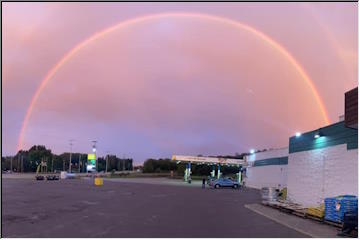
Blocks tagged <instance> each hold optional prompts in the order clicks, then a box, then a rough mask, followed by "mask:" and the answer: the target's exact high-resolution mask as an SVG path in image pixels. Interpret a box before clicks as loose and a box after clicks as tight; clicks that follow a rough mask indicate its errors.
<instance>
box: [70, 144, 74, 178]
mask: <svg viewBox="0 0 360 240" xmlns="http://www.w3.org/2000/svg"><path fill="white" fill-rule="evenodd" d="M73 141H74V140H73V139H70V140H69V142H70V159H69V173H71V157H72V146H73V143H72V142H73Z"/></svg>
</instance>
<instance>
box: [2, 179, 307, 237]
mask: <svg viewBox="0 0 360 240" xmlns="http://www.w3.org/2000/svg"><path fill="white" fill-rule="evenodd" d="M2 184H3V188H2V190H3V191H2V201H3V202H2V204H3V205H2V206H3V212H2V214H3V215H2V234H3V237H308V236H306V235H303V234H301V233H299V232H297V231H295V230H292V229H290V228H287V227H285V226H283V225H281V224H279V223H276V222H274V221H272V220H270V219H268V218H266V217H264V216H262V215H259V214H257V213H255V212H253V211H251V210H249V209H247V208H245V207H244V205H245V204H249V203H256V202H259V201H260V194H259V192H258V191H256V190H250V189H246V190H233V189H220V190H214V189H209V188H207V189H201V188H200V187H188V186H186V185H182V184H179V185H169V184H146V183H138V182H137V183H134V182H122V181H105V182H104V186H102V187H96V186H94V185H93V184H92V182H91V181H90V180H78V179H73V180H61V181H53V182H52V181H49V182H47V181H41V182H40V181H38V182H36V181H34V180H29V179H3V181H2Z"/></svg>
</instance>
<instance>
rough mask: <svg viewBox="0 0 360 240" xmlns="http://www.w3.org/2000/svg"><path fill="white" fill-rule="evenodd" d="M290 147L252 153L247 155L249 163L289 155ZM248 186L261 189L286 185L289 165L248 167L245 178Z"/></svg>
mask: <svg viewBox="0 0 360 240" xmlns="http://www.w3.org/2000/svg"><path fill="white" fill-rule="evenodd" d="M288 154H289V149H288V148H287V147H285V148H279V149H272V150H269V151H265V152H260V153H255V154H251V155H249V156H247V157H246V161H247V162H248V163H249V165H252V164H253V162H254V161H256V160H264V159H269V158H278V157H287V156H288ZM245 182H246V186H248V187H252V188H257V189H261V188H262V187H278V188H283V187H286V183H287V165H266V166H257V167H251V166H250V167H248V168H247V170H246V178H245Z"/></svg>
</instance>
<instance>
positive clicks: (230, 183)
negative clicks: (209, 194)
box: [209, 178, 240, 188]
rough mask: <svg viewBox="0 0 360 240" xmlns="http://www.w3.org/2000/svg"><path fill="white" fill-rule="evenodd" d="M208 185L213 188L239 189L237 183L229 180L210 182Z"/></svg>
mask: <svg viewBox="0 0 360 240" xmlns="http://www.w3.org/2000/svg"><path fill="white" fill-rule="evenodd" d="M209 185H210V186H211V187H214V188H221V187H232V188H239V187H240V184H239V183H238V182H236V181H233V180H231V179H230V178H219V179H215V180H213V181H210V184H209Z"/></svg>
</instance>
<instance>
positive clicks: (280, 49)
mask: <svg viewBox="0 0 360 240" xmlns="http://www.w3.org/2000/svg"><path fill="white" fill-rule="evenodd" d="M169 17H172V18H200V19H203V20H208V21H215V22H219V23H223V24H227V25H229V26H233V27H234V28H237V29H240V30H245V31H247V32H249V33H251V34H253V35H255V36H256V37H258V38H259V39H261V40H263V41H264V42H265V43H267V44H268V45H270V46H271V47H272V48H274V49H276V50H277V51H278V52H279V53H280V54H281V55H282V56H284V57H285V58H286V59H287V60H288V61H289V62H290V63H291V64H292V65H293V67H294V68H295V69H296V70H297V72H298V73H299V74H300V75H301V77H302V79H303V80H304V82H305V83H306V84H307V85H308V87H310V89H311V91H312V93H313V94H314V97H315V99H316V102H317V104H318V106H319V108H320V111H321V113H322V115H323V118H324V123H325V124H329V122H330V121H329V117H328V114H327V111H326V108H325V105H324V103H323V101H322V99H321V97H320V95H319V93H318V91H317V89H316V88H315V85H314V83H313V81H312V80H311V79H310V77H309V76H308V75H307V73H306V72H305V70H304V69H303V67H302V66H301V65H300V64H299V63H298V62H297V61H296V59H295V58H294V57H293V56H292V55H291V54H290V52H289V51H287V50H286V49H285V48H284V47H283V46H281V45H280V44H279V43H278V42H276V41H275V40H273V39H272V38H270V37H269V36H267V35H266V34H264V33H262V32H260V31H258V30H257V29H255V28H253V27H250V26H248V25H246V24H243V23H241V22H238V21H235V20H231V19H228V18H224V17H219V16H213V15H208V14H203V13H183V12H174V13H160V14H154V15H146V16H142V17H136V18H133V19H129V20H126V21H122V22H120V23H117V24H115V25H113V26H111V27H108V28H106V29H104V30H102V31H99V32H96V33H94V34H93V35H92V36H90V37H89V38H87V39H85V40H84V41H82V42H80V43H79V44H77V45H76V46H75V47H73V48H72V49H71V50H70V51H68V52H67V53H66V54H65V55H64V56H63V57H62V58H61V59H60V60H59V61H58V62H57V63H56V64H55V65H54V66H53V67H52V68H51V69H50V70H49V71H48V73H47V74H46V76H45V77H44V79H43V80H42V82H41V83H40V86H39V87H38V89H37V90H36V92H35V94H34V95H33V97H32V99H31V102H30V105H29V107H28V108H27V111H26V115H25V118H24V120H23V123H22V127H21V130H20V135H19V139H18V146H17V150H20V149H22V147H23V140H24V135H25V130H26V128H27V125H28V123H29V120H30V117H31V113H32V111H33V109H34V106H35V104H36V102H37V100H38V98H39V96H40V94H41V92H42V91H43V90H44V88H45V86H46V85H47V83H48V82H49V81H50V79H51V78H52V77H53V76H54V75H55V74H56V73H57V71H58V70H59V69H60V68H61V67H62V66H64V64H66V63H67V62H68V61H69V59H71V58H72V57H73V56H75V55H76V54H77V53H78V52H79V51H80V50H81V49H82V48H84V47H85V46H86V45H88V44H89V43H91V42H94V41H96V40H98V39H100V38H102V37H105V36H106V35H108V34H110V33H111V32H113V31H115V30H119V29H123V28H126V27H131V26H132V25H135V24H138V23H142V22H146V21H149V20H156V19H163V18H169Z"/></svg>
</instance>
